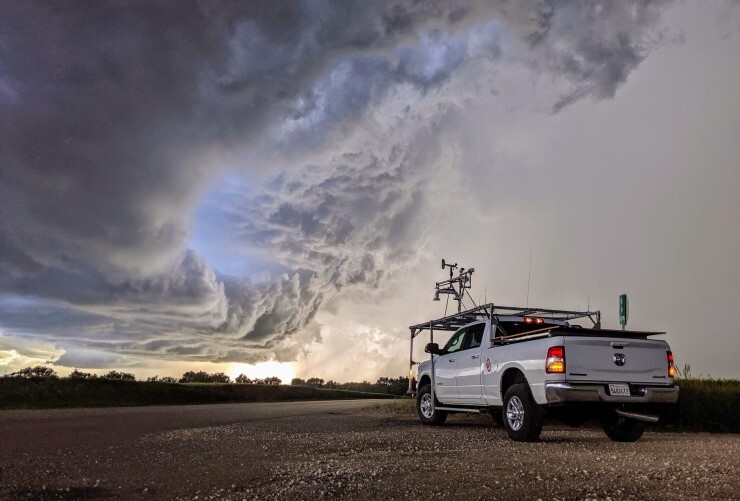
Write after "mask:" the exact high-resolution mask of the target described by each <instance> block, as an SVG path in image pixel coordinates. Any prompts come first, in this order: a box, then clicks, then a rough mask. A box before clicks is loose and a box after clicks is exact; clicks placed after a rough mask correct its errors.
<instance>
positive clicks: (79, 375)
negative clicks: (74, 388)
mask: <svg viewBox="0 0 740 501" xmlns="http://www.w3.org/2000/svg"><path fill="white" fill-rule="evenodd" d="M95 377H98V376H96V375H95V374H91V373H89V372H82V371H78V370H77V369H75V370H73V371H72V372H71V373H70V374H69V378H70V379H92V378H95Z"/></svg>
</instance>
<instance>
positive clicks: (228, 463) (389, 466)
mask: <svg viewBox="0 0 740 501" xmlns="http://www.w3.org/2000/svg"><path fill="white" fill-rule="evenodd" d="M378 405H379V404H377V403H373V402H367V401H332V402H282V403H275V404H228V405H208V406H184V407H149V408H127V409H79V410H54V411H2V412H0V499H7V500H16V499H182V500H192V499H198V500H203V499H317V498H324V497H331V498H344V499H428V498H435V499H437V498H439V499H532V500H536V499H543V500H544V499H601V500H608V499H614V500H617V499H671V500H674V499H713V500H718V499H738V497H740V436H738V435H711V434H675V433H646V434H645V436H644V437H643V438H642V439H641V440H640V441H639V442H637V443H632V444H623V443H615V442H611V441H610V440H608V439H607V438H606V436H605V435H604V434H603V433H602V432H601V431H600V430H598V429H595V428H592V429H579V430H571V429H566V428H562V427H557V426H549V427H547V426H546V428H545V431H544V432H543V433H542V440H541V441H540V442H537V443H532V444H522V443H514V442H511V441H509V439H508V438H507V436H506V433H505V432H504V430H503V429H502V428H498V427H496V426H495V425H494V424H493V422H492V420H491V419H490V418H485V419H484V418H480V417H478V418H475V417H466V416H454V417H452V418H450V419H449V420H448V425H447V426H444V427H440V428H431V427H423V426H421V424H420V423H419V422H418V419H417V418H416V417H415V415H413V414H412V410H411V408H410V406H409V403H408V402H394V403H390V404H389V403H387V402H386V403H384V404H380V406H379V407H377V406H378ZM373 406H376V407H373Z"/></svg>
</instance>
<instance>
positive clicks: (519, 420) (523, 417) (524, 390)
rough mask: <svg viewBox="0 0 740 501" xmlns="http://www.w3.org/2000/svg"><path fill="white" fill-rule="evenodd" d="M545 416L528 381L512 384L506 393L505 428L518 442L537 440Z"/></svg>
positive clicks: (511, 437)
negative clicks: (533, 395) (530, 389)
mask: <svg viewBox="0 0 740 501" xmlns="http://www.w3.org/2000/svg"><path fill="white" fill-rule="evenodd" d="M543 421H544V416H543V413H542V409H540V406H539V405H537V402H535V401H534V398H533V397H532V393H531V392H530V391H529V385H527V383H516V384H512V385H511V386H510V387H509V389H508V390H506V395H504V428H505V429H506V433H507V434H508V435H509V438H510V439H512V440H514V441H516V442H536V441H537V440H538V439H539V438H540V433H542V424H543Z"/></svg>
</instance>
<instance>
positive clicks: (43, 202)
mask: <svg viewBox="0 0 740 501" xmlns="http://www.w3.org/2000/svg"><path fill="white" fill-rule="evenodd" d="M738 54H740V3H738V2H730V1H725V2H723V1H719V0H718V1H713V2H698V1H683V2H678V1H665V2H649V3H647V2H641V1H633V2H630V1H624V2H611V1H607V0H604V1H569V2H561V1H554V0H553V1H522V2H475V1H450V0H444V1H442V0H440V1H430V2H423V3H422V2H409V1H377V2H364V1H344V0H342V1H319V0H315V1H314V0H311V1H304V2H302V1H293V2H272V1H268V0H257V1H251V2H231V1H222V2H215V1H212V2H195V1H182V2H150V1H147V2H137V1H133V2H105V1H96V2H74V3H62V4H58V3H48V2H31V1H23V2H22V1H10V2H4V3H3V4H2V6H0V373H6V372H12V371H14V370H17V369H19V368H21V367H25V366H29V365H37V364H47V365H51V366H53V367H54V368H55V369H56V370H57V372H59V373H60V374H62V375H64V374H68V373H69V372H70V371H72V370H73V369H74V368H77V369H80V370H86V371H92V372H96V373H103V372H107V371H108V370H112V369H115V370H124V371H128V372H134V373H135V374H136V375H137V376H138V377H140V378H144V377H148V376H152V375H155V374H156V375H160V376H164V375H174V376H179V375H180V374H182V373H183V372H185V371H187V370H207V371H212V372H216V371H218V372H226V373H227V374H230V375H231V376H232V377H234V376H236V375H238V374H240V373H245V374H247V375H249V376H251V377H266V376H271V375H277V376H278V377H281V378H282V379H283V380H284V381H286V382H287V380H289V379H290V378H292V377H296V376H297V377H304V378H307V377H322V378H324V379H326V380H328V379H333V380H336V381H362V380H369V381H374V380H375V379H377V378H378V377H381V376H394V377H395V376H399V375H404V374H406V373H407V371H408V357H409V330H408V326H409V325H411V324H416V323H419V322H423V321H425V320H429V319H431V318H435V317H439V316H441V315H442V314H443V313H444V308H445V305H444V301H443V302H441V303H437V302H432V300H431V299H432V293H433V288H434V282H435V281H438V280H442V279H444V278H445V276H446V274H445V272H443V271H442V270H441V269H440V264H439V261H440V259H441V258H445V259H447V260H448V261H452V262H458V263H460V265H462V266H464V267H475V269H476V271H475V273H474V276H473V289H472V290H471V293H472V295H473V298H474V299H475V301H476V302H482V301H488V302H495V303H496V304H501V305H511V306H520V305H525V304H527V302H528V303H529V305H530V306H538V307H544V308H569V309H570V308H573V309H587V308H591V309H598V310H601V311H602V315H603V324H604V326H605V327H618V325H619V324H618V296H619V294H622V293H626V294H628V296H629V299H630V318H629V324H628V327H629V328H634V329H644V330H656V331H665V332H666V333H667V334H666V335H664V336H662V338H663V339H665V340H667V341H668V342H669V343H670V345H671V347H672V349H673V352H674V354H675V358H676V363H677V365H678V367H679V369H683V368H684V365H690V372H691V374H692V375H694V376H712V377H734V378H737V377H740V368H739V367H740V364H738V363H737V357H738V355H740V313H739V312H738V306H739V305H740V259H738V258H739V257H740V231H739V230H738V228H739V227H740V226H739V225H738V221H740V201H739V200H740V197H738V193H739V192H740V160H738V159H740V92H738V89H740V57H738ZM467 306H472V305H471V304H467ZM449 307H450V308H453V306H452V305H450V306H449ZM424 342H425V341H424V340H419V342H417V345H416V348H415V351H414V357H415V358H416V360H419V359H420V358H421V357H422V356H423V354H422V352H421V344H423V343H424Z"/></svg>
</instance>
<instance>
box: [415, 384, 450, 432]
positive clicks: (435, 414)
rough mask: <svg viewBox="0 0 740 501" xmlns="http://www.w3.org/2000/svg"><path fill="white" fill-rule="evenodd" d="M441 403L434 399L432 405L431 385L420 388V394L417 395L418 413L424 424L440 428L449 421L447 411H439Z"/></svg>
mask: <svg viewBox="0 0 740 501" xmlns="http://www.w3.org/2000/svg"><path fill="white" fill-rule="evenodd" d="M438 406H439V402H438V401H437V399H436V398H435V399H434V404H433V405H432V387H431V386H430V385H429V384H425V385H423V386H422V387H421V388H419V393H417V395H416V412H417V413H418V414H419V419H421V422H422V423H423V424H427V425H431V426H440V425H443V424H444V423H445V420H447V411H440V410H437V407H438Z"/></svg>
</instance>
